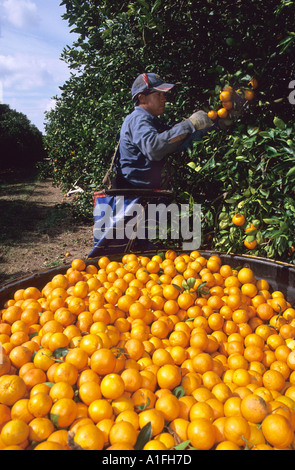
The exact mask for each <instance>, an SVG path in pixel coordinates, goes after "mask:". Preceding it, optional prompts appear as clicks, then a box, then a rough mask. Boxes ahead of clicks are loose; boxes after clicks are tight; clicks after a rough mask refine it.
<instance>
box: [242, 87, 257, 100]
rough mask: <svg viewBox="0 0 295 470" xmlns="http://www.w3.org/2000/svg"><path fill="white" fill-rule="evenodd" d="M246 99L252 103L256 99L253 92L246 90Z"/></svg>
mask: <svg viewBox="0 0 295 470" xmlns="http://www.w3.org/2000/svg"><path fill="white" fill-rule="evenodd" d="M244 97H245V99H246V100H247V101H251V100H253V99H254V97H255V93H254V91H252V90H245V91H244Z"/></svg>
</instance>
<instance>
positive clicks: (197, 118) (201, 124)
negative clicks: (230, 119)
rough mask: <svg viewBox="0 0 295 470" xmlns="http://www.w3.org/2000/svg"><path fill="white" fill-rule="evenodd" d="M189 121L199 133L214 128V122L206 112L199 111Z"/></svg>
mask: <svg viewBox="0 0 295 470" xmlns="http://www.w3.org/2000/svg"><path fill="white" fill-rule="evenodd" d="M189 120H190V121H191V123H192V124H193V126H194V128H195V129H196V130H197V131H200V130H202V129H207V128H208V127H212V126H213V122H212V121H211V119H210V118H209V117H208V114H207V113H206V112H205V111H197V112H196V113H194V114H192V115H191V117H190V118H189Z"/></svg>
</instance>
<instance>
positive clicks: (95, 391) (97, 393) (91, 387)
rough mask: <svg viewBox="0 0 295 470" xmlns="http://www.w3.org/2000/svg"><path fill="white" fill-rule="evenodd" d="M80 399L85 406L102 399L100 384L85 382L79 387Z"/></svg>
mask: <svg viewBox="0 0 295 470" xmlns="http://www.w3.org/2000/svg"><path fill="white" fill-rule="evenodd" d="M79 397H80V399H81V400H82V402H83V403H85V405H88V406H89V405H90V404H91V403H92V402H93V401H94V400H98V399H99V398H101V390H100V385H99V383H98V382H95V381H89V382H84V383H83V384H81V385H80V387H79Z"/></svg>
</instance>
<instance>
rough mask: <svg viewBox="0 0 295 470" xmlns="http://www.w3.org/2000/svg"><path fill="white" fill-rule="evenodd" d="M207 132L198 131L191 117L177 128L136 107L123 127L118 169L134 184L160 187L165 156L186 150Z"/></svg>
mask: <svg viewBox="0 0 295 470" xmlns="http://www.w3.org/2000/svg"><path fill="white" fill-rule="evenodd" d="M207 131H208V129H206V130H205V131H197V132H196V131H195V128H194V126H193V124H192V123H191V121H190V120H189V119H186V120H184V121H182V122H180V123H178V124H176V125H175V126H173V127H169V126H167V125H163V124H162V123H161V121H160V120H159V119H158V118H157V117H154V116H152V115H151V114H150V113H149V112H148V111H146V110H145V109H144V108H142V107H140V106H136V107H135V109H134V111H133V112H132V113H131V114H129V115H128V116H127V117H126V119H125V121H124V123H123V125H122V128H121V134H120V145H119V160H118V163H117V172H118V174H119V175H120V176H122V177H123V178H125V179H126V180H127V181H128V182H129V183H131V184H132V185H134V187H138V188H154V189H160V188H161V173H162V169H163V165H164V162H165V157H166V156H168V155H170V154H172V153H174V152H176V151H182V150H184V149H185V148H186V147H188V145H189V143H190V142H191V140H192V139H193V138H200V137H202V135H204V134H205V133H206V132H207Z"/></svg>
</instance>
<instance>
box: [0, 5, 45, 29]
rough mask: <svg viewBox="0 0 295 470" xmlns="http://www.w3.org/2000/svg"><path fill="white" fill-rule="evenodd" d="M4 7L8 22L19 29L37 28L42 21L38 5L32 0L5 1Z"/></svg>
mask: <svg viewBox="0 0 295 470" xmlns="http://www.w3.org/2000/svg"><path fill="white" fill-rule="evenodd" d="M2 5H3V8H4V12H5V13H4V14H5V15H6V18H7V20H8V21H9V22H10V23H11V24H12V25H13V26H15V27H17V28H23V27H31V26H36V25H38V24H39V22H40V20H41V17H40V15H39V13H38V9H37V5H36V4H35V3H33V2H31V1H30V0H4V1H3V2H2Z"/></svg>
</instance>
